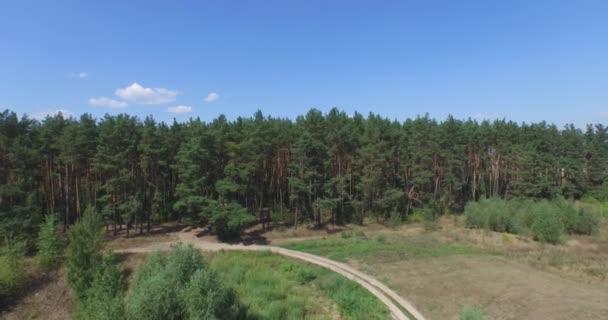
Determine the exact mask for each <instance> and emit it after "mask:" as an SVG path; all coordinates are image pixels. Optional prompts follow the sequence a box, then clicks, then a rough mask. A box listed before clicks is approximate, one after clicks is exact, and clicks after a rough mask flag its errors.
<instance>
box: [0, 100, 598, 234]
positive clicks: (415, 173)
mask: <svg viewBox="0 0 608 320" xmlns="http://www.w3.org/2000/svg"><path fill="white" fill-rule="evenodd" d="M607 175H608V128H607V127H605V126H603V125H601V124H596V125H589V126H587V127H586V128H585V129H579V128H577V127H575V126H573V125H567V126H565V127H563V128H561V129H560V128H558V127H557V126H555V125H553V124H548V123H545V122H540V123H531V124H527V123H522V124H519V123H516V122H513V121H507V120H495V121H481V122H480V121H476V120H472V119H467V120H458V119H455V118H453V117H451V116H450V117H448V118H447V119H445V120H443V121H437V120H435V119H432V118H430V117H429V116H428V115H427V116H419V117H416V118H415V119H407V120H405V121H391V120H389V119H386V118H383V117H381V116H379V115H376V114H372V113H370V114H369V115H367V116H363V115H361V114H359V113H355V114H354V115H349V114H346V113H345V112H343V111H340V110H338V109H332V110H330V111H329V112H328V113H322V112H321V111H319V110H315V109H313V110H310V111H309V112H308V113H307V114H306V115H303V116H299V117H297V118H296V119H295V120H290V119H283V118H275V117H271V116H265V115H263V114H262V112H261V111H258V112H257V113H256V114H254V115H253V117H250V118H237V119H236V120H228V119H226V117H224V116H220V117H218V118H217V119H214V120H212V121H209V122H206V121H202V120H200V119H198V118H196V119H190V120H189V121H187V122H183V123H180V122H177V121H173V122H172V123H163V122H161V123H158V122H156V121H155V120H154V119H152V118H151V117H147V118H146V119H144V120H143V121H142V120H141V119H139V118H137V117H133V116H129V115H127V114H120V115H117V116H110V115H106V116H104V117H103V118H102V119H95V118H93V117H92V116H91V115H89V114H84V115H82V116H81V117H80V118H78V119H77V118H73V117H65V116H63V115H61V114H58V115H54V116H48V117H47V118H46V119H44V120H42V121H35V120H32V119H29V118H27V117H26V116H23V117H21V118H19V117H18V116H17V114H16V113H15V112H12V111H9V110H5V111H3V112H1V113H0V233H2V234H1V235H0V239H2V238H5V237H6V236H7V235H9V234H12V233H17V234H21V235H32V234H35V228H36V226H38V225H39V224H40V223H41V222H42V221H43V220H44V216H46V215H54V216H56V217H57V218H58V220H59V221H61V223H62V224H63V225H64V229H67V228H69V226H70V225H71V224H72V223H74V222H75V221H76V220H78V219H80V217H81V215H82V214H83V211H84V208H85V207H87V206H91V207H94V208H95V211H96V212H99V213H101V214H102V216H103V219H104V221H105V223H106V225H112V226H114V228H113V229H114V230H117V229H118V228H122V227H123V226H125V227H126V229H127V232H143V230H144V229H148V228H149V227H150V224H151V223H152V222H156V221H167V220H172V219H181V220H184V221H188V222H191V223H209V224H211V225H212V226H213V228H215V230H216V231H217V232H221V233H224V234H227V235H234V234H235V233H237V234H238V232H239V230H240V229H241V228H242V227H243V226H244V225H246V224H248V223H250V222H252V221H258V222H260V223H262V225H263V226H267V225H268V224H269V223H272V222H281V223H285V224H288V225H296V226H297V225H298V224H300V223H304V222H309V223H314V224H323V223H328V222H331V223H344V222H357V221H361V219H362V218H363V217H373V218H375V219H378V220H385V219H405V218H406V217H407V216H408V215H409V214H411V212H412V210H413V209H415V208H418V207H424V206H427V205H429V204H430V203H435V204H436V205H437V206H438V207H441V208H445V209H449V210H453V211H462V210H463V208H464V206H465V205H466V203H467V202H468V201H471V200H473V201H476V200H479V199H480V198H484V197H502V198H511V197H526V198H546V199H549V198H554V197H556V196H560V195H562V196H564V197H566V198H579V197H581V196H583V195H586V194H592V195H594V196H595V197H598V198H606V197H607V196H608V193H607V192H606V191H607V190H608V189H607V188H606V181H607V179H606V178H607Z"/></svg>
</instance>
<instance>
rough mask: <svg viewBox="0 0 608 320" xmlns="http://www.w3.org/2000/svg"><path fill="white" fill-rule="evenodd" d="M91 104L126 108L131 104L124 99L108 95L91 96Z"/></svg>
mask: <svg viewBox="0 0 608 320" xmlns="http://www.w3.org/2000/svg"><path fill="white" fill-rule="evenodd" d="M89 104H90V105H93V106H98V107H110V108H126V107H127V106H128V105H129V104H128V103H126V102H124V101H118V100H114V99H110V98H106V97H99V98H91V99H89Z"/></svg>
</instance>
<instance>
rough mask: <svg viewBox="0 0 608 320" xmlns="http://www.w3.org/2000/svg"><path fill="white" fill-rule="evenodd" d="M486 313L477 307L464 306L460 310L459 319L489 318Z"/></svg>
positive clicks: (477, 319)
mask: <svg viewBox="0 0 608 320" xmlns="http://www.w3.org/2000/svg"><path fill="white" fill-rule="evenodd" d="M489 319H490V318H489V317H488V316H487V315H486V313H485V312H484V311H483V310H481V309H480V308H478V307H471V306H466V307H464V308H463V309H462V312H460V320H489Z"/></svg>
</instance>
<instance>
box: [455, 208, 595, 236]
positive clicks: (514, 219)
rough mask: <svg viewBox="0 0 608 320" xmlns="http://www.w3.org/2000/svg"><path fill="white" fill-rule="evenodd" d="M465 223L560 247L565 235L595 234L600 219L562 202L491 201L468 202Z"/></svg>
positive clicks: (587, 211) (589, 212)
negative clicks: (558, 244)
mask: <svg viewBox="0 0 608 320" xmlns="http://www.w3.org/2000/svg"><path fill="white" fill-rule="evenodd" d="M465 223H466V226H467V227H469V228H485V229H489V230H492V231H497V232H507V233H513V234H527V235H531V236H532V237H534V238H535V239H536V240H539V241H542V242H550V243H557V242H559V238H560V236H561V234H563V233H566V234H592V233H594V232H596V231H597V228H598V225H599V217H598V215H597V214H595V213H594V212H592V211H590V210H587V209H585V208H584V207H583V208H580V207H578V206H576V205H575V204H574V202H572V201H567V200H565V199H563V198H558V199H556V200H553V201H547V200H542V201H533V200H528V199H525V200H524V199H513V200H504V199H498V198H490V199H481V200H479V201H478V202H469V203H468V204H467V205H466V207H465Z"/></svg>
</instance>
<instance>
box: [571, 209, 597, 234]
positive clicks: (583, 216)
mask: <svg viewBox="0 0 608 320" xmlns="http://www.w3.org/2000/svg"><path fill="white" fill-rule="evenodd" d="M599 226H600V218H599V216H598V215H597V214H595V213H594V212H593V211H591V210H588V209H584V208H582V209H581V210H580V213H579V216H578V221H577V223H576V226H575V228H574V230H573V233H577V234H587V235H591V234H594V233H596V232H597V231H598V230H599Z"/></svg>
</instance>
